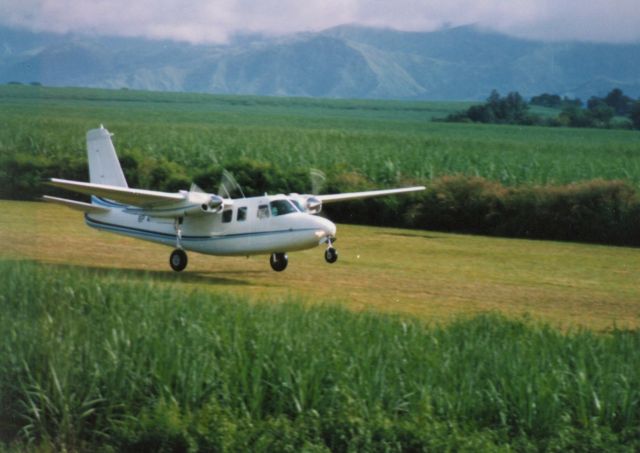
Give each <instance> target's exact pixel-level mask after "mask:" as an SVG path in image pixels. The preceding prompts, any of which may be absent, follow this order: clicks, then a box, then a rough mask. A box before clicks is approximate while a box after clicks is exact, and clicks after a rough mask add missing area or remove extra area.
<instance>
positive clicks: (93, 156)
mask: <svg viewBox="0 0 640 453" xmlns="http://www.w3.org/2000/svg"><path fill="white" fill-rule="evenodd" d="M87 158H88V160H89V181H91V182H92V183H95V184H108V185H110V186H118V187H128V185H127V180H126V179H125V178H124V173H122V167H120V162H119V161H118V156H117V155H116V150H115V148H114V147H113V143H112V142H111V134H110V133H109V131H108V130H106V129H105V128H104V127H102V126H100V128H99V129H91V130H90V131H89V132H87Z"/></svg>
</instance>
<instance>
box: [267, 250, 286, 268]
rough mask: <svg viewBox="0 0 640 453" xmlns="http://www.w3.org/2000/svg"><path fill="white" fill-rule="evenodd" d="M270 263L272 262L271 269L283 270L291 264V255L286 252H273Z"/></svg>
mask: <svg viewBox="0 0 640 453" xmlns="http://www.w3.org/2000/svg"><path fill="white" fill-rule="evenodd" d="M269 264H271V269H273V270H274V271H276V272H282V271H283V270H285V269H286V268H287V264H289V257H288V256H287V254H286V253H272V254H271V258H269Z"/></svg>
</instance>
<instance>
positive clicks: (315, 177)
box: [309, 168, 327, 195]
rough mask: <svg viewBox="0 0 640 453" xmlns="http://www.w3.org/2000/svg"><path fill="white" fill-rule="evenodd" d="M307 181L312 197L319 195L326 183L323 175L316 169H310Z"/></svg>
mask: <svg viewBox="0 0 640 453" xmlns="http://www.w3.org/2000/svg"><path fill="white" fill-rule="evenodd" d="M309 179H310V180H311V193H312V194H313V195H319V194H321V193H322V191H323V190H324V186H325V184H326V182H327V177H326V176H325V174H324V173H323V172H322V171H321V170H318V169H317V168H312V169H311V170H309Z"/></svg>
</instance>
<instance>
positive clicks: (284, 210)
mask: <svg viewBox="0 0 640 453" xmlns="http://www.w3.org/2000/svg"><path fill="white" fill-rule="evenodd" d="M270 204H271V215H272V216H273V217H276V216H279V215H286V214H291V213H292V212H297V211H298V210H297V209H296V208H295V207H294V206H293V204H291V202H289V200H274V201H272V202H271V203H270Z"/></svg>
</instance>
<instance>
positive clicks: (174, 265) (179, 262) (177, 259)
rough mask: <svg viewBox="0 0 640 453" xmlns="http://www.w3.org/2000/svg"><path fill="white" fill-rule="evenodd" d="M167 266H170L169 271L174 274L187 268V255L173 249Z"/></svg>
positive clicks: (180, 250) (182, 251)
mask: <svg viewBox="0 0 640 453" xmlns="http://www.w3.org/2000/svg"><path fill="white" fill-rule="evenodd" d="M169 264H170V265H171V269H173V270H174V271H176V272H180V271H182V270H184V268H185V267H187V254H186V253H185V252H184V250H182V249H175V250H174V251H173V252H171V256H170V257H169Z"/></svg>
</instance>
